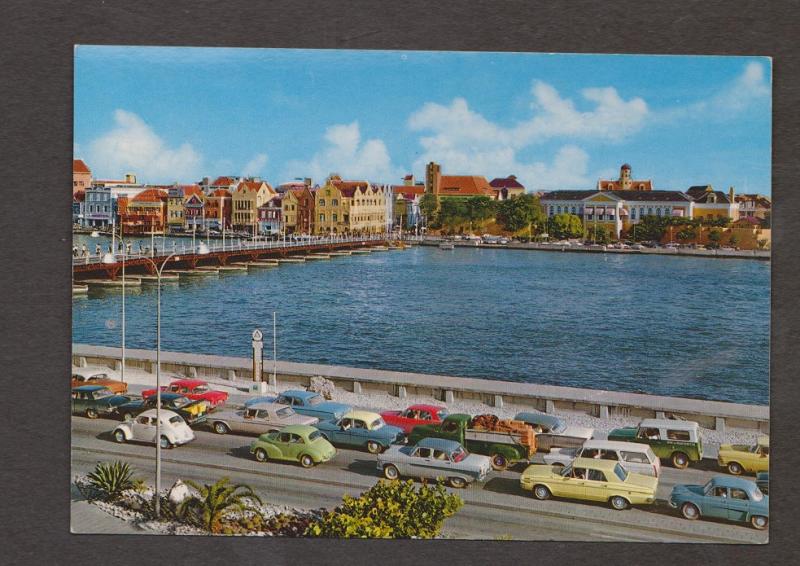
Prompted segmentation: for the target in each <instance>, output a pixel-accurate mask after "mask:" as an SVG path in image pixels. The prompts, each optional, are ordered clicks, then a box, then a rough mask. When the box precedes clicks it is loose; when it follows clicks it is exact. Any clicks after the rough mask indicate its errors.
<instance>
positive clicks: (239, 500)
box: [178, 478, 263, 533]
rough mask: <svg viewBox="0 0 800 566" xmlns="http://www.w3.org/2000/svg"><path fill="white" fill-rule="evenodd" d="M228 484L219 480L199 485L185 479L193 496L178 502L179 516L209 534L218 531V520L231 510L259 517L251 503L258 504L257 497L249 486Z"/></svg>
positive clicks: (219, 522)
mask: <svg viewBox="0 0 800 566" xmlns="http://www.w3.org/2000/svg"><path fill="white" fill-rule="evenodd" d="M229 482H230V480H229V479H228V478H222V479H220V480H218V481H217V482H216V483H213V484H211V485H209V484H203V485H202V486H201V485H199V484H197V483H196V482H193V481H191V480H186V484H187V485H189V486H191V487H192V488H193V489H194V490H195V491H196V492H197V494H196V495H191V496H190V497H188V498H186V499H185V500H184V501H183V502H182V503H181V505H180V508H179V511H178V512H179V514H181V515H182V516H184V517H185V518H187V519H189V520H191V521H193V522H195V523H196V524H197V525H198V526H200V527H202V528H204V529H205V530H207V531H209V532H212V533H219V532H221V531H222V519H223V518H224V517H225V515H226V514H228V513H230V512H231V511H240V512H242V513H254V514H256V515H259V516H261V517H262V518H263V516H262V515H261V511H260V509H259V508H258V507H256V506H255V505H254V502H257V503H258V504H261V498H260V497H259V496H258V495H256V493H255V492H254V491H253V489H252V488H251V487H250V486H249V485H244V484H230V483H229Z"/></svg>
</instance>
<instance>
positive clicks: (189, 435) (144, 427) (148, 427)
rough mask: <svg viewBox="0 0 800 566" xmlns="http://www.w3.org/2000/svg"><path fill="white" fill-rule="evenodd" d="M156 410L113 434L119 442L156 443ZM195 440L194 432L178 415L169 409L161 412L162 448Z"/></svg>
mask: <svg viewBox="0 0 800 566" xmlns="http://www.w3.org/2000/svg"><path fill="white" fill-rule="evenodd" d="M156 414H157V411H156V410H155V409H150V410H148V411H144V412H143V413H140V414H139V415H137V416H136V418H135V419H133V420H132V421H126V422H124V423H122V424H120V425H119V426H117V428H115V429H114V431H113V432H112V434H113V435H114V440H116V441H117V442H127V441H129V440H135V441H139V442H148V443H152V444H155V442H156ZM191 440H194V431H192V429H190V428H189V425H187V424H186V421H184V420H183V417H181V416H180V415H179V414H178V413H175V412H173V411H169V410H167V409H162V410H161V447H162V448H172V447H173V446H180V445H181V444H186V443H187V442H189V441H191Z"/></svg>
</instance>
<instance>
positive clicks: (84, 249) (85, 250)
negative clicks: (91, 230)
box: [81, 244, 89, 257]
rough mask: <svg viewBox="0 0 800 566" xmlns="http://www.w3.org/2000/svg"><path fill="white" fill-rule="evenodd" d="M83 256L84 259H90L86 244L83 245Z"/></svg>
mask: <svg viewBox="0 0 800 566" xmlns="http://www.w3.org/2000/svg"><path fill="white" fill-rule="evenodd" d="M81 255H82V256H83V257H89V248H87V247H86V244H83V246H82V248H81Z"/></svg>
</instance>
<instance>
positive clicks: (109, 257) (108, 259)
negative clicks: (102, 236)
mask: <svg viewBox="0 0 800 566" xmlns="http://www.w3.org/2000/svg"><path fill="white" fill-rule="evenodd" d="M111 241H112V244H111V250H112V251H111V253H107V254H105V255H104V256H103V263H105V264H114V263H117V257H116V251H115V250H114V246H115V245H116V244H115V243H114V238H112V240H111ZM119 241H120V245H121V246H122V337H121V338H122V343H121V347H122V359H121V361H120V381H122V382H123V383H125V260H126V259H127V254H128V251H127V250H128V248H127V242H125V240H124V239H123V238H122V224H120V227H119Z"/></svg>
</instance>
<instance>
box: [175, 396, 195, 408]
mask: <svg viewBox="0 0 800 566" xmlns="http://www.w3.org/2000/svg"><path fill="white" fill-rule="evenodd" d="M191 402H192V400H191V399H189V398H188V397H177V398H175V400H174V401H173V402H172V405H173V406H175V407H178V408H180V407H183V406H186V405H188V404H189V403H191Z"/></svg>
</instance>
